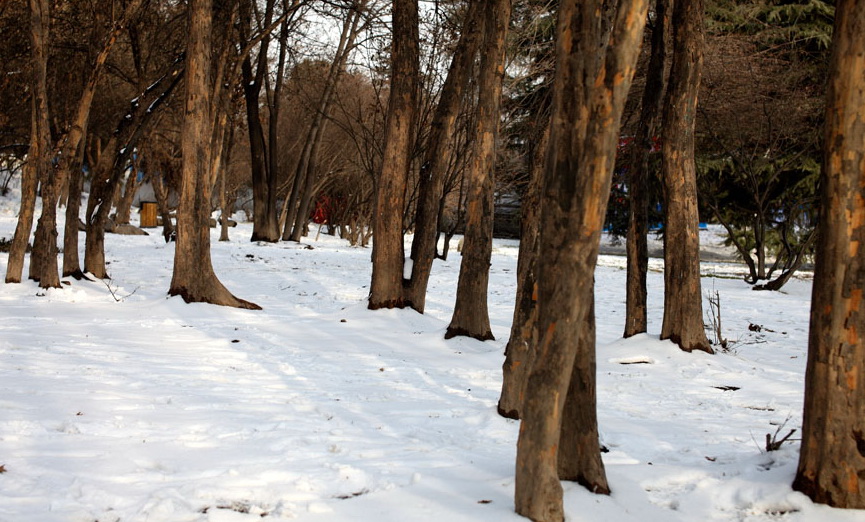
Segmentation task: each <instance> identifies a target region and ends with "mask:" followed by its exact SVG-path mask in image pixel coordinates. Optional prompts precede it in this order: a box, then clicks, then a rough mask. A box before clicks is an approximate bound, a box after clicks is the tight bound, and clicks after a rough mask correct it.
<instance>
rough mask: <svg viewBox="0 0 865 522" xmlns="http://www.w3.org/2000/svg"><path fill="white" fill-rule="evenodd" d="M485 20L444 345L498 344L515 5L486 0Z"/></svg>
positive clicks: (502, 1)
mask: <svg viewBox="0 0 865 522" xmlns="http://www.w3.org/2000/svg"><path fill="white" fill-rule="evenodd" d="M485 5H486V9H485V10H484V15H483V28H484V29H483V40H482V43H481V64H480V70H479V72H478V109H477V120H476V122H475V132H474V143H473V144H472V152H471V161H470V163H469V166H468V169H467V170H466V173H465V176H466V183H467V186H468V190H467V194H466V229H465V236H464V237H465V239H464V241H463V251H462V262H461V263H460V275H459V281H458V282H457V298H456V304H454V313H453V317H451V322H450V324H449V325H448V328H447V331H446V332H445V339H450V338H452V337H456V336H466V337H473V338H475V339H478V340H481V341H486V340H489V339H493V332H492V329H491V328H490V315H489V311H488V309H487V291H488V287H489V278H490V261H491V258H492V251H493V196H494V191H495V187H494V179H495V167H496V148H497V143H496V141H497V139H498V134H499V120H500V119H501V112H500V109H499V107H500V105H501V97H502V79H503V77H504V69H505V66H504V60H505V56H504V53H505V39H506V38H507V34H508V25H509V23H510V18H511V0H487V1H486V2H485Z"/></svg>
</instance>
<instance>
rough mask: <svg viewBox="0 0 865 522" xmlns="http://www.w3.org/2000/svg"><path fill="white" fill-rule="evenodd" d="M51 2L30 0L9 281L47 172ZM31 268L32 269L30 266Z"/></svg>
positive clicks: (17, 271) (16, 273)
mask: <svg viewBox="0 0 865 522" xmlns="http://www.w3.org/2000/svg"><path fill="white" fill-rule="evenodd" d="M48 8H49V7H48V2H46V1H44V0H30V53H31V56H32V58H33V70H32V72H31V74H32V76H31V79H30V85H31V89H32V94H31V105H30V106H31V111H32V113H31V116H30V149H29V151H28V154H27V156H28V158H27V163H26V164H25V165H24V171H23V173H22V179H21V208H20V209H19V211H18V223H17V224H16V226H15V234H14V235H13V236H12V245H11V247H10V249H9V258H8V261H7V265H6V282H7V283H20V282H21V276H22V274H23V273H24V254H25V253H26V252H27V244H28V243H29V241H30V233H31V232H32V229H33V217H34V214H35V209H36V196H37V190H38V187H39V181H40V180H41V179H44V178H45V177H46V176H47V175H48V170H49V169H50V168H51V167H50V164H49V163H50V162H49V158H48V154H49V149H50V147H51V135H50V131H49V127H48V122H49V119H48V87H47V77H48V45H47V40H48V31H49V27H48V24H49V13H48ZM31 272H32V269H31Z"/></svg>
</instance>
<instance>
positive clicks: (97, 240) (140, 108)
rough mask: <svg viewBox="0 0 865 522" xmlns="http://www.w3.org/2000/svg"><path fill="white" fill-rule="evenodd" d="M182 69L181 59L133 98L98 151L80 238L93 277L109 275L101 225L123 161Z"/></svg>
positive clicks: (85, 265) (104, 224)
mask: <svg viewBox="0 0 865 522" xmlns="http://www.w3.org/2000/svg"><path fill="white" fill-rule="evenodd" d="M183 72H184V69H183V60H180V59H178V60H177V61H175V63H174V64H173V66H172V70H171V71H169V72H168V73H166V74H165V75H164V76H162V77H161V78H160V79H159V80H157V81H156V82H154V83H153V84H152V85H151V86H150V87H148V88H147V89H146V90H145V91H144V92H143V93H142V94H141V95H139V96H138V97H137V98H135V100H133V102H132V104H131V107H130V110H129V112H128V113H127V114H126V115H125V116H124V117H123V118H122V119H121V121H120V124H119V125H118V126H117V129H116V130H115V131H114V133H113V134H112V136H111V138H110V139H109V140H108V143H107V144H106V145H105V147H104V148H103V151H102V153H101V154H100V157H99V161H98V162H97V164H96V166H95V168H94V171H93V181H92V182H91V186H90V197H89V198H88V200H87V220H86V225H87V236H86V238H85V241H84V271H85V272H89V273H90V274H92V275H93V276H94V277H97V278H99V279H107V278H108V277H109V276H108V270H107V269H106V267H105V227H106V224H107V223H108V216H109V214H110V212H111V204H112V200H113V198H114V192H115V191H116V188H117V186H118V184H119V183H120V179H121V177H122V175H123V172H124V170H125V168H126V163H127V161H128V160H129V157H130V156H131V154H132V151H133V149H134V148H135V144H136V143H137V141H138V139H139V137H140V136H141V135H142V133H143V132H144V131H145V130H146V129H147V126H148V125H149V124H150V123H151V122H152V121H153V117H154V116H155V115H156V114H158V109H159V108H160V107H161V106H162V104H163V103H164V101H165V100H166V99H167V98H168V96H169V95H170V94H171V93H172V92H173V91H174V89H175V87H177V85H178V84H179V82H180V79H181V77H182V76H183Z"/></svg>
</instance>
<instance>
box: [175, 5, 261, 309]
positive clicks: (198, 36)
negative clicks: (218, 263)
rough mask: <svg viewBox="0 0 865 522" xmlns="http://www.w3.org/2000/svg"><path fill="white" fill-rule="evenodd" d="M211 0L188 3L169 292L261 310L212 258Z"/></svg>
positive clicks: (226, 304)
mask: <svg viewBox="0 0 865 522" xmlns="http://www.w3.org/2000/svg"><path fill="white" fill-rule="evenodd" d="M211 6H212V2H211V0H190V2H189V8H188V10H189V30H188V34H189V39H188V44H187V71H186V104H185V117H184V120H183V128H182V131H181V147H182V150H183V171H182V176H181V180H182V181H181V189H180V206H179V208H178V211H177V242H176V247H175V252H174V272H173V276H172V278H171V286H170V287H169V289H168V294H169V295H173V296H175V295H176V296H181V297H182V298H183V300H184V301H186V302H187V303H192V302H204V303H211V304H218V305H224V306H235V307H238V308H247V309H254V310H260V309H261V308H260V307H259V306H258V305H256V304H254V303H250V302H248V301H244V300H242V299H238V298H236V297H235V296H233V295H232V294H231V293H230V292H229V291H228V289H226V288H225V286H223V284H222V283H221V282H220V281H219V279H218V278H217V277H216V273H215V272H214V271H213V264H212V263H211V259H210V206H211V198H210V196H211V183H210V174H211V173H210V167H211V159H212V158H211V152H212V151H213V148H214V145H213V143H212V139H213V125H214V119H213V110H214V109H213V107H212V104H211V91H210V88H211V85H210V81H209V77H210V62H211V60H210V55H211V16H212V7H211Z"/></svg>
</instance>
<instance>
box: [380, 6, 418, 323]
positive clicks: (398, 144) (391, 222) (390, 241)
mask: <svg viewBox="0 0 865 522" xmlns="http://www.w3.org/2000/svg"><path fill="white" fill-rule="evenodd" d="M391 59H392V72H391V87H390V89H391V90H390V99H389V101H388V107H387V124H386V130H385V144H384V154H383V157H382V165H381V174H380V175H379V180H378V190H377V191H376V199H375V214H374V216H373V238H374V239H373V245H372V283H371V285H370V295H369V308H370V309H371V310H377V309H379V308H395V307H398V308H402V307H403V306H404V301H403V295H402V293H403V264H404V262H405V260H404V257H405V254H404V252H403V237H402V223H403V209H404V208H405V197H406V190H407V188H408V174H409V169H410V168H411V147H412V137H413V136H414V119H415V106H416V100H417V91H418V75H419V67H420V66H419V62H418V60H419V50H418V5H417V0H394V3H393V49H392V51H391Z"/></svg>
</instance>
